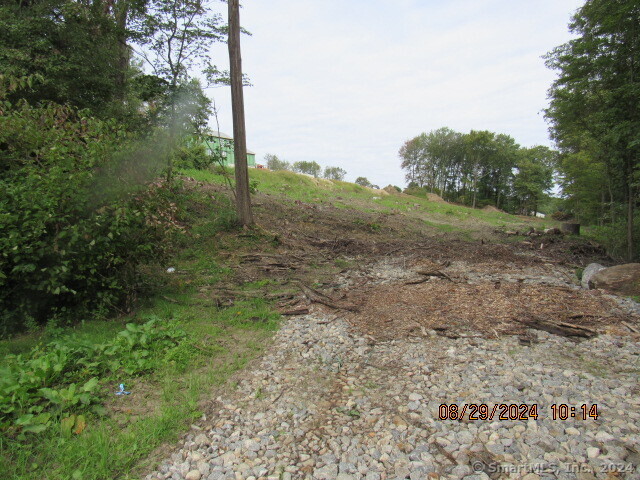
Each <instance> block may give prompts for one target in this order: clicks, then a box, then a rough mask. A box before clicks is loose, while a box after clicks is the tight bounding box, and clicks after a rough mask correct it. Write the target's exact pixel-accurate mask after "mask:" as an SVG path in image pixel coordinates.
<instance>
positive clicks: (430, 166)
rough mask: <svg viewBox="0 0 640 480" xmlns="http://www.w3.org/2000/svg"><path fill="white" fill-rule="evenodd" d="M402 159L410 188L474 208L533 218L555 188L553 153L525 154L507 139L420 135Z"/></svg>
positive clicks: (483, 134)
mask: <svg viewBox="0 0 640 480" xmlns="http://www.w3.org/2000/svg"><path fill="white" fill-rule="evenodd" d="M399 156H400V159H401V161H402V163H401V166H402V168H403V169H404V170H405V178H406V180H407V182H408V183H409V186H410V187H412V188H414V189H415V188H418V189H423V190H425V191H428V192H431V193H437V194H439V195H441V196H442V197H443V198H445V199H447V200H449V201H454V202H460V203H464V204H467V205H470V206H472V207H476V206H484V205H493V206H495V207H497V208H503V209H505V210H508V211H513V212H518V213H523V214H533V213H535V212H536V211H538V208H539V205H540V201H541V199H542V197H543V196H545V195H546V194H547V193H548V192H549V191H550V189H551V187H552V184H553V171H554V159H555V155H554V152H552V151H551V150H550V149H549V148H547V147H543V146H537V147H533V148H531V149H527V148H521V147H520V146H519V145H517V144H516V142H515V140H514V139H513V138H512V137H510V136H509V135H505V134H496V133H493V132H490V131H487V130H483V131H479V130H472V131H471V132H469V133H466V134H463V133H459V132H455V131H453V130H451V129H449V128H446V127H445V128H440V129H438V130H434V131H431V132H429V133H422V134H420V135H418V136H416V137H414V138H412V139H410V140H407V141H406V142H405V143H404V145H402V147H401V148H400V151H399Z"/></svg>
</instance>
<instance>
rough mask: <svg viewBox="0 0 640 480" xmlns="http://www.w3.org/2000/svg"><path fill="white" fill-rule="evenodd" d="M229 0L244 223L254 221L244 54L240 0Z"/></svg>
mask: <svg viewBox="0 0 640 480" xmlns="http://www.w3.org/2000/svg"><path fill="white" fill-rule="evenodd" d="M228 1H229V37H228V40H227V45H228V47H229V64H230V70H231V106H232V113H233V152H234V166H235V176H236V211H237V212H238V220H239V221H240V224H241V225H243V226H248V225H253V214H252V212H251V197H250V194H249V167H248V166H247V132H246V130H245V124H244V95H243V93H242V57H241V55H240V0H228Z"/></svg>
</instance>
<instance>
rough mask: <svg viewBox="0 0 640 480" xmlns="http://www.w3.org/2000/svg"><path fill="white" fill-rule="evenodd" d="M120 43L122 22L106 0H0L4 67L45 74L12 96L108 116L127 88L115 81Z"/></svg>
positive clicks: (0, 63)
mask: <svg viewBox="0 0 640 480" xmlns="http://www.w3.org/2000/svg"><path fill="white" fill-rule="evenodd" d="M96 32H98V34H96ZM117 48H118V46H117V42H116V26H115V24H114V22H113V21H112V19H111V18H110V17H109V16H108V15H105V13H104V9H103V8H102V4H101V3H100V2H92V3H82V2H77V1H72V0H45V1H38V2H3V3H2V4H1V5H0V72H3V73H4V74H6V75H10V76H13V77H23V76H31V75H34V74H38V75H41V76H42V78H43V81H42V82H40V83H38V84H37V85H34V88H33V89H31V90H29V91H20V92H19V93H15V94H13V95H10V97H9V99H10V100H11V101H17V99H18V98H25V99H27V100H29V101H32V102H36V101H42V100H49V101H54V102H57V103H68V104H70V105H73V106H75V107H78V108H90V109H91V110H92V112H93V113H94V114H98V115H100V116H102V117H107V116H109V114H110V113H113V103H112V102H113V101H114V99H115V98H116V97H118V96H119V95H121V93H122V92H120V91H119V88H120V85H119V84H118V83H117V82H116V81H115V78H116V75H117V73H118V69H119V66H118V63H117Z"/></svg>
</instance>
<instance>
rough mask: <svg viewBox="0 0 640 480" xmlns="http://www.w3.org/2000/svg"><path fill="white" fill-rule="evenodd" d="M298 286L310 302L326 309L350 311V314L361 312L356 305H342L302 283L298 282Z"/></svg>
mask: <svg viewBox="0 0 640 480" xmlns="http://www.w3.org/2000/svg"><path fill="white" fill-rule="evenodd" d="M298 285H299V286H300V289H301V290H302V293H304V294H305V296H306V297H307V298H308V299H309V301H310V302H314V303H319V304H321V305H324V306H326V307H329V308H333V309H334V310H348V311H350V312H359V311H360V309H358V308H357V307H356V306H355V305H344V304H342V305H340V304H338V303H336V301H335V300H334V299H333V298H331V297H328V296H326V295H325V294H324V293H322V292H318V291H317V290H315V289H313V288H311V287H309V286H308V285H305V284H304V283H302V282H298Z"/></svg>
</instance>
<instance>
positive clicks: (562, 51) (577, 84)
mask: <svg viewBox="0 0 640 480" xmlns="http://www.w3.org/2000/svg"><path fill="white" fill-rule="evenodd" d="M569 29H570V30H571V32H572V33H574V34H575V35H577V38H574V39H572V40H570V41H569V42H567V43H565V44H563V45H561V46H559V47H557V48H556V49H555V50H553V51H552V52H550V53H549V54H548V55H547V66H548V67H550V68H552V69H554V70H556V71H557V72H558V78H557V79H556V80H555V82H554V83H553V85H552V86H551V89H550V91H549V94H550V98H551V103H550V106H549V108H548V109H547V111H546V116H547V118H548V119H549V120H550V121H551V132H552V134H553V137H554V138H555V140H556V142H557V143H558V146H559V147H560V150H561V151H562V153H563V154H577V153H579V152H585V151H586V152H587V153H588V154H589V156H588V158H590V159H591V160H592V161H593V162H596V163H604V165H605V171H606V172H607V178H604V179H603V180H602V181H603V182H604V183H605V184H606V183H607V182H609V183H610V185H611V186H612V188H611V189H610V191H611V194H612V199H611V200H612V201H615V202H620V203H624V204H626V224H627V225H626V240H627V256H628V258H629V259H631V258H632V257H633V256H634V243H633V236H634V223H633V222H634V220H633V219H634V208H635V203H636V201H637V188H636V183H637V176H638V163H639V162H638V161H639V154H640V78H639V75H638V67H639V61H640V4H638V2H637V1H636V0H616V1H610V0H588V1H587V2H586V3H585V4H584V6H583V7H581V8H580V9H579V10H578V11H577V12H576V14H575V15H574V16H573V18H572V21H571V23H570V25H569ZM585 158H587V157H582V159H583V160H584V159H585ZM585 174H588V172H587V171H585ZM600 190H601V189H596V190H595V191H594V193H593V194H594V195H595V196H597V195H600V193H601V191H600Z"/></svg>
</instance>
